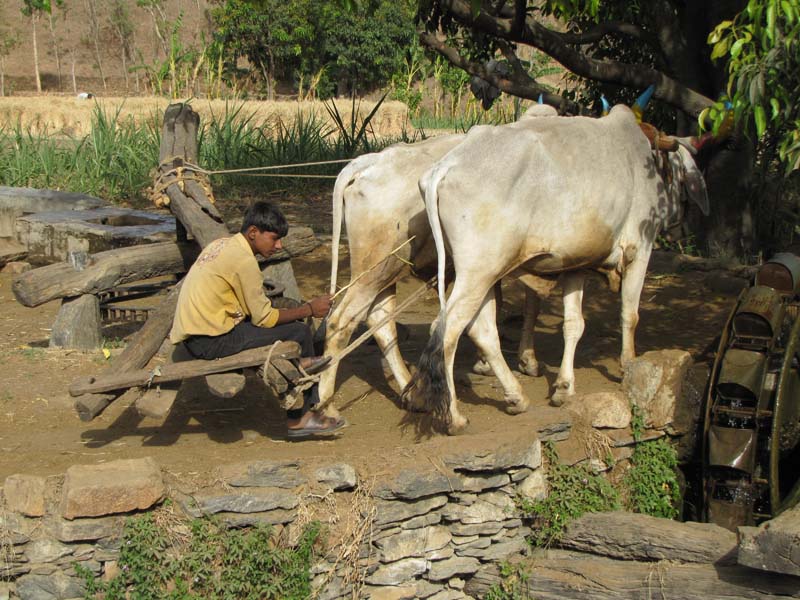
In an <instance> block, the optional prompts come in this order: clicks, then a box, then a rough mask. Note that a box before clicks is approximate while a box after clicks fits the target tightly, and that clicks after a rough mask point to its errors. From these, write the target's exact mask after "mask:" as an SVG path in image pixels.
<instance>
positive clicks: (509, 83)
mask: <svg viewBox="0 0 800 600" xmlns="http://www.w3.org/2000/svg"><path fill="white" fill-rule="evenodd" d="M419 39H420V42H421V43H422V44H423V45H424V46H427V47H428V48H430V49H431V50H435V51H436V52H438V53H439V54H441V55H442V56H444V57H445V58H446V59H447V60H448V61H449V62H450V63H451V64H453V65H455V66H456V67H458V68H460V69H462V70H464V71H466V72H467V73H469V74H470V75H474V76H475V77H480V78H481V79H483V80H485V81H488V82H489V83H491V84H492V85H493V86H495V87H496V88H497V89H499V90H501V91H503V92H505V93H507V94H511V95H513V96H519V97H520V98H528V99H530V100H536V99H537V98H538V97H539V95H540V94H541V95H542V97H543V99H544V102H545V103H547V104H550V105H552V106H555V107H557V108H558V109H559V112H562V113H564V112H566V113H571V114H577V113H578V112H579V109H580V107H579V106H578V105H577V104H576V103H575V102H572V101H570V100H567V99H566V98H564V97H563V96H560V95H558V94H552V93H550V91H549V90H548V89H547V88H546V87H545V86H543V85H541V84H540V83H538V82H537V81H536V80H535V79H533V78H532V77H530V76H529V75H528V74H527V73H525V72H524V71H522V72H520V71H519V70H518V69H516V68H515V69H513V73H512V75H511V78H510V79H509V78H505V77H499V76H497V74H495V73H490V72H489V71H488V70H487V68H486V66H485V65H483V64H481V63H476V62H472V61H470V60H467V59H466V58H464V57H463V56H461V54H459V53H458V51H457V50H456V49H455V48H452V47H450V46H448V45H447V44H445V43H444V42H442V41H441V40H440V39H438V38H437V37H436V36H435V35H433V34H431V33H427V32H424V31H423V32H421V33H420V34H419ZM515 58H516V57H515ZM517 62H519V61H518V60H517ZM512 65H513V63H512Z"/></svg>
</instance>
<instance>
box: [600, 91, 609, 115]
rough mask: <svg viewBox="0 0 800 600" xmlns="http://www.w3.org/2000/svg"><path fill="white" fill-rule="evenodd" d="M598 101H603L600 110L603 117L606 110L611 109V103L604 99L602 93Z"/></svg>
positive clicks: (606, 112)
mask: <svg viewBox="0 0 800 600" xmlns="http://www.w3.org/2000/svg"><path fill="white" fill-rule="evenodd" d="M600 102H602V103H603V110H602V111H600V116H601V117H605V116H606V115H607V114H608V111H610V110H611V104H609V103H608V100H606V97H605V96H604V95H602V94H601V95H600Z"/></svg>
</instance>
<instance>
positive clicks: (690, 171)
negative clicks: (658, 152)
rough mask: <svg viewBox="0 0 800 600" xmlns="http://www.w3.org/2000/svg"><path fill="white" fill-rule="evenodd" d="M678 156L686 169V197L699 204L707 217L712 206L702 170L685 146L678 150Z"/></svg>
mask: <svg viewBox="0 0 800 600" xmlns="http://www.w3.org/2000/svg"><path fill="white" fill-rule="evenodd" d="M677 154H678V156H680V160H681V161H682V162H683V167H684V169H683V172H684V176H683V189H684V190H685V191H686V195H687V196H689V199H690V200H692V201H693V202H694V203H695V204H697V206H699V207H700V210H701V211H703V214H704V215H705V216H706V217H707V216H708V215H709V214H711V206H710V204H709V202H708V192H707V190H706V180H705V179H704V178H703V174H702V173H701V172H700V169H698V168H697V164H695V162H694V158H692V155H691V153H690V152H689V151H688V150H686V148H685V147H684V146H681V147H679V148H678V152H677Z"/></svg>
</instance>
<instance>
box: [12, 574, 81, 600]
mask: <svg viewBox="0 0 800 600" xmlns="http://www.w3.org/2000/svg"><path fill="white" fill-rule="evenodd" d="M16 584H17V594H18V595H19V598H20V600H66V599H67V598H83V595H84V592H85V584H84V582H83V580H82V579H77V578H75V577H67V576H66V575H65V574H64V573H61V572H60V571H56V572H55V573H52V574H50V575H33V574H30V575H23V576H22V577H20V578H19V579H17V581H16Z"/></svg>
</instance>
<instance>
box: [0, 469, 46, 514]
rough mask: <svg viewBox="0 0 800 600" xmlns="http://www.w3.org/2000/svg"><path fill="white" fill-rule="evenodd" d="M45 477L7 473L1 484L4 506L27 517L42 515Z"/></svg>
mask: <svg viewBox="0 0 800 600" xmlns="http://www.w3.org/2000/svg"><path fill="white" fill-rule="evenodd" d="M44 492H45V478H44V477H37V476H35V475H22V474H16V475H9V476H8V477H6V481H5V484H4V485H3V495H4V496H5V499H6V506H7V508H8V509H9V510H11V511H13V512H18V513H20V514H22V515H25V516H27V517H41V516H42V515H44Z"/></svg>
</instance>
